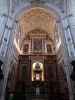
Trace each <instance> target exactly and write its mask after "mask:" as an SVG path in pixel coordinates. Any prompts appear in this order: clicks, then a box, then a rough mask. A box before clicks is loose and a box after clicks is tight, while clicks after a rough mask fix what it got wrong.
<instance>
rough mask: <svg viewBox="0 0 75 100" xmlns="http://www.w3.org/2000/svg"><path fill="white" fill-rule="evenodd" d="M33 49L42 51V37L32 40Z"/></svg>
mask: <svg viewBox="0 0 75 100" xmlns="http://www.w3.org/2000/svg"><path fill="white" fill-rule="evenodd" d="M33 51H34V52H42V39H34V40H33Z"/></svg>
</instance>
